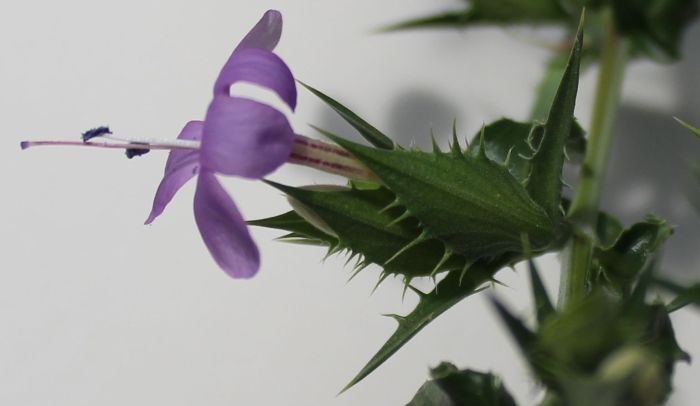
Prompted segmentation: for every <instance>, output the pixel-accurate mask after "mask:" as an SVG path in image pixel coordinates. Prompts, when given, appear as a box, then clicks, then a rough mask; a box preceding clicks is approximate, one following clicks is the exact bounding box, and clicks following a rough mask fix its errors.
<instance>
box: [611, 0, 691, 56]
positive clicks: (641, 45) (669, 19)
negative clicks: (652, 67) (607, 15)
mask: <svg viewBox="0 0 700 406" xmlns="http://www.w3.org/2000/svg"><path fill="white" fill-rule="evenodd" d="M611 2H612V6H613V9H614V11H615V23H616V26H617V28H618V30H620V32H622V33H623V34H625V35H627V36H629V37H631V38H632V40H633V42H634V43H635V45H636V48H637V50H638V51H639V52H642V53H644V54H647V55H649V56H651V57H652V58H657V59H658V58H662V59H671V60H674V59H678V58H679V57H680V46H681V40H682V38H683V34H684V33H685V30H686V29H687V28H688V26H690V24H691V23H692V22H693V21H694V20H695V18H696V17H697V16H698V2H697V0H646V1H639V0H611Z"/></svg>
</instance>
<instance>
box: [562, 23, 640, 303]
mask: <svg viewBox="0 0 700 406" xmlns="http://www.w3.org/2000/svg"><path fill="white" fill-rule="evenodd" d="M604 21H605V25H606V32H605V37H604V38H603V50H602V54H601V60H600V72H599V75H598V84H597V88H596V95H595V101H594V103H595V104H594V106H593V117H592V123H591V127H590V133H589V136H588V146H587V149H586V156H585V157H584V160H583V164H582V166H581V175H580V179H579V183H578V186H577V187H576V191H575V193H574V198H573V201H572V203H571V207H570V208H569V213H568V216H569V219H570V220H571V222H572V223H573V224H574V226H575V230H574V236H573V237H572V239H571V241H570V242H569V244H568V246H567V247H566V248H565V250H564V255H563V258H562V276H561V282H560V285H559V286H560V288H559V306H560V307H564V306H567V305H568V304H569V303H572V302H577V301H578V300H579V299H581V298H582V297H583V296H584V295H585V293H586V284H587V278H588V271H589V269H590V264H591V256H592V253H593V238H595V237H594V235H595V226H596V220H597V217H598V207H599V205H600V197H601V194H602V189H603V180H604V178H605V171H606V168H607V164H608V157H609V155H610V147H611V144H612V138H613V127H614V123H615V116H616V114H617V110H618V106H619V102H620V94H621V90H622V81H623V76H624V71H625V65H626V63H627V60H628V58H629V50H630V44H629V41H628V40H627V39H626V38H624V37H622V36H620V35H619V33H618V32H617V29H616V27H615V23H614V20H613V16H612V13H611V12H610V10H606V11H605V15H604Z"/></svg>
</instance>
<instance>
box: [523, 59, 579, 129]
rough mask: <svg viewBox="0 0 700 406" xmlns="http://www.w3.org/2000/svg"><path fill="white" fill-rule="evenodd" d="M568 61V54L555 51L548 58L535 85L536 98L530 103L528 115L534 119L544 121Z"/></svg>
mask: <svg viewBox="0 0 700 406" xmlns="http://www.w3.org/2000/svg"><path fill="white" fill-rule="evenodd" d="M568 63H569V55H568V54H565V53H563V52H557V53H555V54H554V55H552V57H551V58H550V59H549V62H548V63H547V68H546V70H545V73H544V75H543V76H542V79H541V81H540V83H539V85H538V86H537V90H536V95H537V97H536V99H535V102H534V103H533V105H532V112H531V113H530V117H531V118H532V119H534V120H539V121H542V122H544V121H546V120H547V115H548V114H549V109H550V108H551V107H552V102H553V101H554V96H556V94H557V89H558V88H559V83H561V79H562V77H564V72H565V71H566V66H567V65H568Z"/></svg>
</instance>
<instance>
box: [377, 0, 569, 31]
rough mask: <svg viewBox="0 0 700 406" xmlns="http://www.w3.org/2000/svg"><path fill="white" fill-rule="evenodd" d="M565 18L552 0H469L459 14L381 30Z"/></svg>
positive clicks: (429, 18) (449, 13)
mask: <svg viewBox="0 0 700 406" xmlns="http://www.w3.org/2000/svg"><path fill="white" fill-rule="evenodd" d="M568 18H569V16H568V14H566V13H565V12H564V10H563V9H562V7H561V6H560V5H559V3H558V1H556V0H530V1H512V0H472V1H470V2H469V6H468V7H467V8H466V9H464V10H461V11H452V12H444V13H439V14H435V15H431V16H427V17H420V18H416V19H413V20H408V21H404V22H400V23H397V24H394V25H391V26H389V27H386V28H384V29H383V31H396V30H403V29H412V28H433V27H465V26H470V25H478V24H542V23H551V22H555V21H565V20H567V19H568Z"/></svg>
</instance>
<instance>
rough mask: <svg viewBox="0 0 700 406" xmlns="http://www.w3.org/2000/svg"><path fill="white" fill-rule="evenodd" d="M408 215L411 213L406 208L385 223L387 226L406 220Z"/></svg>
mask: <svg viewBox="0 0 700 406" xmlns="http://www.w3.org/2000/svg"><path fill="white" fill-rule="evenodd" d="M409 217H411V213H410V212H409V211H408V210H406V211H405V212H403V214H401V215H400V216H399V217H397V218H395V219H394V220H392V221H391V222H389V224H387V225H386V226H387V227H391V226H394V225H396V224H398V223H400V222H402V221H404V220H406V219H407V218H409Z"/></svg>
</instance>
